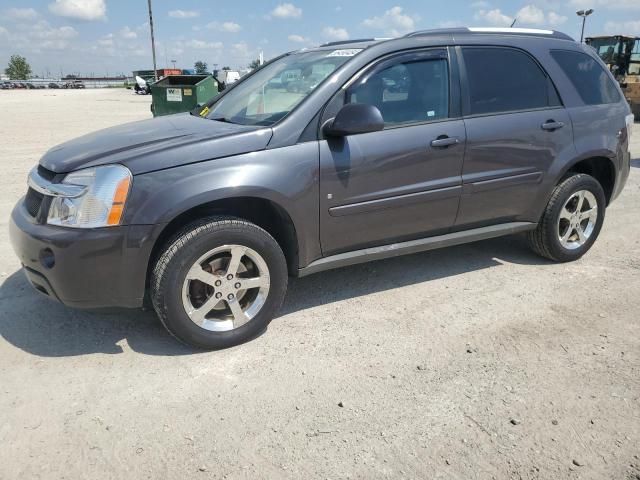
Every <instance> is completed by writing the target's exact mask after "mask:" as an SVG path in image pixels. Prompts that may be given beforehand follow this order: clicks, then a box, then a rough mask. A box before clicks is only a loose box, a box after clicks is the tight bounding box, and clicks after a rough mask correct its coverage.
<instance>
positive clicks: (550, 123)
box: [541, 120, 564, 131]
mask: <svg viewBox="0 0 640 480" xmlns="http://www.w3.org/2000/svg"><path fill="white" fill-rule="evenodd" d="M541 127H542V129H543V130H549V131H553V130H557V129H559V128H562V127H564V122H556V121H554V120H547V121H546V122H544V123H543V124H542V125H541Z"/></svg>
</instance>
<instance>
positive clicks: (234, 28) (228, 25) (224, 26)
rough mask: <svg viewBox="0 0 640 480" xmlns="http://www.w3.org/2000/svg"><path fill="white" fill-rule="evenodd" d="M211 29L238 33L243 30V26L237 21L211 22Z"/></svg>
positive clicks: (209, 25) (209, 26)
mask: <svg viewBox="0 0 640 480" xmlns="http://www.w3.org/2000/svg"><path fill="white" fill-rule="evenodd" d="M207 28H208V29H209V30H217V31H219V32H228V33H236V32H239V31H240V30H242V27H241V26H240V25H239V24H237V23H236V22H222V23H220V22H211V23H208V24H207Z"/></svg>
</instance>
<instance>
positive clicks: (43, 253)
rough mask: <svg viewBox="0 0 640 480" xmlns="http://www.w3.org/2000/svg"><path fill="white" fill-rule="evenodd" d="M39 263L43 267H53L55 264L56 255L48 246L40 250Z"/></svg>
mask: <svg viewBox="0 0 640 480" xmlns="http://www.w3.org/2000/svg"><path fill="white" fill-rule="evenodd" d="M40 263H41V264H42V266H43V267H44V268H53V267H54V265H55V264H56V256H55V255H54V254H53V251H52V250H51V249H50V248H43V249H42V250H40Z"/></svg>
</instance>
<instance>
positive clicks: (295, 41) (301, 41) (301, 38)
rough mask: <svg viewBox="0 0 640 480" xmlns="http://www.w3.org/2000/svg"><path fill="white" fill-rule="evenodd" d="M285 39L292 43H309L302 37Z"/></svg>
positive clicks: (291, 36) (292, 36)
mask: <svg viewBox="0 0 640 480" xmlns="http://www.w3.org/2000/svg"><path fill="white" fill-rule="evenodd" d="M287 39H288V40H289V41H290V42H293V43H307V42H308V41H309V39H308V38H305V37H303V36H302V35H295V34H294V35H289V36H288V37H287Z"/></svg>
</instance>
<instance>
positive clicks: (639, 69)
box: [586, 35, 640, 120]
mask: <svg viewBox="0 0 640 480" xmlns="http://www.w3.org/2000/svg"><path fill="white" fill-rule="evenodd" d="M586 44H587V45H590V46H591V47H593V48H594V49H595V50H596V52H598V55H599V56H600V58H602V60H603V61H604V63H606V64H607V66H608V67H609V70H611V73H613V75H614V77H616V80H618V83H620V87H621V88H622V91H623V92H624V96H625V98H626V99H627V101H628V102H629V105H631V110H632V111H633V114H634V115H635V116H636V120H639V119H640V37H633V36H628V35H608V36H599V37H587V38H586Z"/></svg>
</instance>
